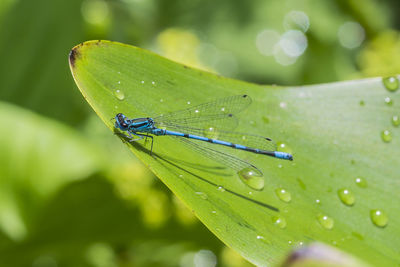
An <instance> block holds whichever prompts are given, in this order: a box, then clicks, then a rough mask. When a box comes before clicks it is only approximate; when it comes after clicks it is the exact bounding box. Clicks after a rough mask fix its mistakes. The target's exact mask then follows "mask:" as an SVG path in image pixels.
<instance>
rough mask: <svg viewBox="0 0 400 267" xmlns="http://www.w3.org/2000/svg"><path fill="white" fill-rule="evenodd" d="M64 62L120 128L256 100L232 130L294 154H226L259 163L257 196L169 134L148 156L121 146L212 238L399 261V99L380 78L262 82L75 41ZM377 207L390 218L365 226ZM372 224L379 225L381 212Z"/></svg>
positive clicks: (259, 256)
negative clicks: (320, 246)
mask: <svg viewBox="0 0 400 267" xmlns="http://www.w3.org/2000/svg"><path fill="white" fill-rule="evenodd" d="M321 64H323V62H321ZM70 66H71V70H72V73H73V76H74V78H75V81H76V83H77V85H78V87H79V89H80V90H81V92H82V94H83V95H84V97H85V98H86V100H87V101H88V102H89V104H90V105H91V106H92V107H93V109H94V110H95V111H96V113H97V114H98V115H99V116H100V118H101V119H102V120H103V121H104V123H105V124H106V125H107V126H108V127H109V128H110V129H111V130H112V131H114V132H116V133H117V131H116V130H115V129H114V122H113V121H112V120H111V119H112V118H113V117H114V116H115V115H116V114H117V113H119V112H122V113H124V114H126V115H127V116H128V117H131V118H135V117H143V116H155V115H159V114H163V113H164V114H165V113H166V112H169V111H175V110H179V109H183V108H187V107H191V106H193V105H197V104H201V103H204V102H208V101H213V100H215V99H217V98H221V97H226V96H232V95H238V94H248V95H250V96H251V98H252V99H253V103H252V105H251V106H250V107H249V108H248V109H247V110H246V111H244V112H242V113H240V114H239V115H238V118H239V126H238V128H237V129H238V131H240V132H245V133H252V134H259V135H263V136H268V137H270V138H272V139H274V140H275V141H276V142H278V143H280V144H281V146H280V147H281V149H284V150H290V151H292V153H293V155H294V161H293V162H288V161H283V160H278V159H274V158H269V157H266V156H263V155H255V154H252V153H246V152H237V151H234V150H230V151H229V152H230V153H233V154H235V155H237V156H239V157H242V158H244V159H246V160H248V161H249V162H251V163H252V164H254V165H256V166H257V167H258V168H260V169H261V170H262V172H263V173H264V176H263V177H264V182H265V188H264V189H263V190H262V191H255V190H252V189H251V188H249V187H248V186H247V185H245V184H244V183H243V182H242V181H241V180H240V179H239V177H238V175H237V174H236V173H235V171H233V170H231V169H229V168H224V166H222V165H220V164H219V163H218V162H213V161H212V160H210V159H208V158H205V157H204V156H202V155H199V154H198V153H196V152H195V151H193V150H189V149H187V147H186V146H184V145H183V144H181V142H177V141H176V139H174V138H170V137H155V138H154V139H155V141H154V151H153V155H150V142H145V141H139V142H131V143H130V142H127V145H128V146H129V148H130V149H131V150H132V151H133V153H134V154H135V155H136V156H137V157H139V158H140V159H141V160H142V161H143V162H144V163H146V164H147V166H149V168H150V169H151V170H152V171H153V172H154V173H155V174H156V175H157V176H158V177H159V178H160V179H161V180H162V181H163V182H164V183H165V184H166V185H167V186H168V187H169V188H170V189H171V190H172V191H173V192H174V193H175V194H176V195H177V196H178V197H179V198H181V199H182V200H183V201H184V202H185V203H186V204H187V205H188V206H189V207H190V208H191V209H192V210H193V212H194V213H196V215H197V216H198V217H199V218H200V220H201V221H202V222H203V223H204V224H205V225H206V226H207V227H208V228H209V229H210V230H211V231H212V232H213V233H214V234H215V235H216V236H218V237H219V238H220V239H221V240H222V241H223V242H225V243H226V244H227V245H228V246H230V247H232V248H234V249H235V250H237V251H239V252H240V253H241V255H242V256H244V257H245V258H246V259H248V260H250V261H251V262H253V263H255V264H257V265H260V266H265V265H269V264H271V263H278V262H280V261H281V260H282V259H283V258H284V256H285V255H287V254H288V252H289V251H290V250H291V249H292V248H293V246H298V245H302V244H308V243H311V242H313V241H320V242H325V243H328V244H333V245H335V246H337V247H339V248H340V249H342V250H344V251H347V252H349V253H352V254H354V255H356V256H358V257H359V258H361V259H363V260H365V261H367V262H370V263H372V264H375V265H380V266H383V265H393V264H395V263H396V262H398V261H399V260H400V256H399V255H400V254H399V253H398V251H397V250H398V249H397V247H398V245H399V241H398V238H397V237H398V236H399V234H400V228H399V226H398V225H399V218H400V217H399V215H398V212H397V210H398V203H399V194H398V190H397V186H396V185H398V181H397V180H398V178H399V167H398V162H399V160H398V159H399V157H400V149H399V144H400V129H399V128H396V127H394V126H392V124H391V117H392V116H393V115H395V114H396V113H399V109H398V107H399V103H400V96H399V90H397V91H389V90H387V89H385V86H384V84H383V83H382V79H381V78H374V79H367V80H359V81H348V82H340V83H333V84H323V85H313V86H301V87H300V86H297V87H286V88H283V87H278V86H260V85H256V84H251V83H246V82H242V81H237V80H232V79H226V78H223V77H220V76H217V75H214V74H210V73H207V72H203V71H200V70H195V69H191V68H189V67H187V66H183V65H180V64H177V63H174V62H172V61H169V60H167V59H164V58H162V57H160V56H157V55H155V54H153V53H150V52H148V51H145V50H142V49H139V48H136V47H132V46H128V45H124V44H119V43H114V42H109V41H89V42H86V43H83V44H81V45H79V46H76V47H75V48H74V49H73V50H72V51H71V54H70ZM394 79H395V80H394V81H396V78H394ZM385 97H390V98H391V100H392V104H391V105H388V104H387V103H385ZM189 103H190V104H189ZM384 130H388V131H390V132H391V134H392V140H391V141H390V142H388V143H386V142H383V141H382V139H381V138H382V137H381V133H382V131H384ZM120 136H121V135H120ZM122 139H123V140H124V138H122ZM283 146H285V147H284V148H283ZM358 178H359V179H358ZM357 181H358V182H357ZM222 188H224V190H222ZM282 189H284V190H285V191H282ZM343 189H347V191H345V190H343ZM285 192H289V193H290V196H289V195H288V193H285ZM279 196H281V197H279ZM339 196H341V198H340V197H339ZM341 199H342V200H341ZM283 200H286V201H283ZM352 202H354V203H352ZM346 203H347V204H346ZM269 207H275V208H276V209H274V208H269ZM375 209H379V210H381V211H382V212H383V213H384V215H387V216H388V222H387V224H386V225H384V226H382V227H378V226H376V225H375V224H374V223H373V222H372V220H371V218H372V217H371V214H370V213H371V211H372V210H375ZM378 215H379V214H378ZM374 216H375V215H374ZM375 221H376V222H377V223H378V224H379V223H382V224H384V218H383V220H382V215H380V217H379V216H378V218H377V219H376V218H375Z"/></svg>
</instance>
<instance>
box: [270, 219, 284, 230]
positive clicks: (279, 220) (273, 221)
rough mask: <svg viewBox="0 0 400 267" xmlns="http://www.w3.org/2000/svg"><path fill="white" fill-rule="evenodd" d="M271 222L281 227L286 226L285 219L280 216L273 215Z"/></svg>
mask: <svg viewBox="0 0 400 267" xmlns="http://www.w3.org/2000/svg"><path fill="white" fill-rule="evenodd" d="M271 219H272V223H273V224H275V225H276V226H278V227H279V228H281V229H284V228H286V220H285V218H284V217H282V216H273V217H272V218H271Z"/></svg>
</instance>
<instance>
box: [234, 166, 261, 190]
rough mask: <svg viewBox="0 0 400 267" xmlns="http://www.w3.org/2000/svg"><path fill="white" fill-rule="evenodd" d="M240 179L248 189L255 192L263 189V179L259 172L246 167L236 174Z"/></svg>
mask: <svg viewBox="0 0 400 267" xmlns="http://www.w3.org/2000/svg"><path fill="white" fill-rule="evenodd" d="M237 174H238V175H239V177H240V179H241V180H242V181H243V182H244V183H245V184H246V185H247V186H249V187H250V188H252V189H255V190H263V189H264V178H263V174H262V172H261V171H259V170H257V169H255V168H251V167H247V168H244V169H242V170H240V171H238V173H237Z"/></svg>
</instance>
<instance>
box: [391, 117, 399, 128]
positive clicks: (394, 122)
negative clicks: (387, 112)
mask: <svg viewBox="0 0 400 267" xmlns="http://www.w3.org/2000/svg"><path fill="white" fill-rule="evenodd" d="M392 124H393V126H395V127H397V126H399V125H400V118H399V116H397V115H394V116H393V117H392Z"/></svg>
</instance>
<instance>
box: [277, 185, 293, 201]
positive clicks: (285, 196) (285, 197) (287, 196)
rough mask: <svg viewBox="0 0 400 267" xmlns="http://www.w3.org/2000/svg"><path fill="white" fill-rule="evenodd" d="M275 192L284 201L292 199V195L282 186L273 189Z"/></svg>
mask: <svg viewBox="0 0 400 267" xmlns="http://www.w3.org/2000/svg"><path fill="white" fill-rule="evenodd" d="M275 194H276V195H277V196H278V197H279V199H280V200H282V201H284V202H290V201H291V200H292V195H291V194H290V192H288V191H287V190H286V189H284V188H277V189H275Z"/></svg>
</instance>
